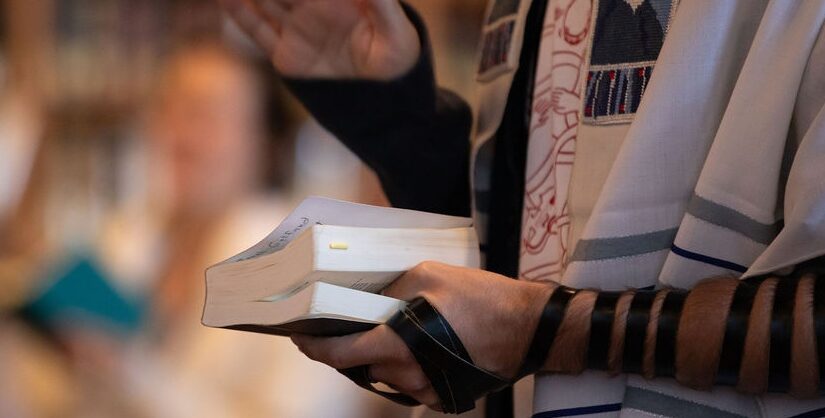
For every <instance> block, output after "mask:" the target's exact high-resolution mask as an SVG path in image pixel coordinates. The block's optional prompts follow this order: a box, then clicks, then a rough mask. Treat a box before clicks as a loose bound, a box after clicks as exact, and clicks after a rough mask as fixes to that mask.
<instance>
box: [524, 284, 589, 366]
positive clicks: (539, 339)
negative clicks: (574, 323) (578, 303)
mask: <svg viewBox="0 0 825 418" xmlns="http://www.w3.org/2000/svg"><path fill="white" fill-rule="evenodd" d="M577 292H578V291H577V290H576V289H571V288H569V287H564V286H559V287H558V288H556V290H554V291H553V294H552V295H550V297H549V298H548V299H547V303H546V304H545V305H544V309H543V310H542V312H541V318H540V319H539V323H538V326H537V327H536V333H535V335H533V341H532V342H531V343H530V348H529V349H528V350H527V356H525V357H524V362H523V363H522V365H521V370H519V373H518V376H519V378H521V377H524V376H527V375H529V374H533V373H535V372H536V371H538V370H539V369H540V368H541V366H542V365H543V364H544V362H545V360H547V355H548V354H550V348H551V347H552V346H553V341H555V339H556V334H557V333H558V331H559V326H560V325H561V321H562V320H563V319H564V315H565V313H566V312H567V305H568V304H569V303H570V300H571V299H573V296H575V295H576V293H577Z"/></svg>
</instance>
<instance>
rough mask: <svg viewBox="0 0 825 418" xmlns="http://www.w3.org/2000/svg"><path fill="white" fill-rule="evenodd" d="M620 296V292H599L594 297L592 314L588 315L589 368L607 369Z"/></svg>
mask: <svg viewBox="0 0 825 418" xmlns="http://www.w3.org/2000/svg"><path fill="white" fill-rule="evenodd" d="M621 296H622V292H601V293H599V296H598V297H597V298H596V304H595V305H594V306H593V315H592V316H591V317H590V341H589V343H588V346H587V367H588V368H590V369H594V370H607V355H608V352H609V351H610V338H611V337H612V336H613V322H614V320H615V317H616V304H617V303H619V298H620V297H621Z"/></svg>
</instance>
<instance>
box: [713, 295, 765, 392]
mask: <svg viewBox="0 0 825 418" xmlns="http://www.w3.org/2000/svg"><path fill="white" fill-rule="evenodd" d="M757 290H759V285H758V284H754V283H750V282H744V281H743V282H740V283H739V285H738V286H737V287H736V292H734V294H733V299H732V300H731V304H730V309H729V312H728V320H727V323H726V325H725V339H724V340H723V342H722V353H721V354H720V356H719V369H718V371H717V373H716V384H718V385H727V386H736V385H737V384H738V383H739V369H740V367H741V364H742V353H743V352H744V350H745V337H746V336H747V335H748V321H749V319H750V315H751V310H752V309H753V300H754V298H755V297H756V291H757Z"/></svg>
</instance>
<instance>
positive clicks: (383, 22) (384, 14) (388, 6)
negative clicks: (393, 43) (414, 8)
mask: <svg viewBox="0 0 825 418" xmlns="http://www.w3.org/2000/svg"><path fill="white" fill-rule="evenodd" d="M361 7H362V9H363V10H364V12H365V13H366V14H367V17H368V18H369V19H370V21H371V22H373V24H374V25H375V28H376V29H377V30H379V31H380V32H382V33H385V34H388V33H391V32H395V31H397V30H398V29H399V28H403V27H405V25H409V24H410V22H409V19H408V18H407V14H406V13H405V12H404V8H403V7H401V3H400V2H398V0H361Z"/></svg>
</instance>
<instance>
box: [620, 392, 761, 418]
mask: <svg viewBox="0 0 825 418" xmlns="http://www.w3.org/2000/svg"><path fill="white" fill-rule="evenodd" d="M622 407H624V408H632V409H636V410H639V411H643V412H647V413H650V414H656V415H661V416H666V417H673V418H698V417H702V418H704V417H715V418H747V417H746V416H745V415H739V414H735V413H733V412H728V411H725V410H722V409H718V408H714V407H712V406H708V405H704V404H700V403H696V402H693V401H688V400H685V399H680V398H676V397H673V396H669V395H665V394H662V393H659V392H653V391H650V390H646V389H641V388H637V387H633V386H628V387H627V390H626V391H625V396H624V403H623V405H622Z"/></svg>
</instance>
